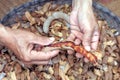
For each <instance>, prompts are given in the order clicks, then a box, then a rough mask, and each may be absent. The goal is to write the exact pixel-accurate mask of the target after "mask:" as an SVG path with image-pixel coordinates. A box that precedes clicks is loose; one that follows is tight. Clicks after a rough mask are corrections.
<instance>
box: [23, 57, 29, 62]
mask: <svg viewBox="0 0 120 80" xmlns="http://www.w3.org/2000/svg"><path fill="white" fill-rule="evenodd" d="M23 60H24V61H26V62H30V61H31V59H30V58H29V57H27V56H24V57H23Z"/></svg>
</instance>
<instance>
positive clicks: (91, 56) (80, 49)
mask: <svg viewBox="0 0 120 80" xmlns="http://www.w3.org/2000/svg"><path fill="white" fill-rule="evenodd" d="M49 46H51V47H64V46H67V47H71V48H73V49H74V50H75V51H76V52H78V53H80V54H82V55H83V56H85V57H86V58H87V59H88V60H89V61H90V62H92V63H96V61H97V57H96V56H95V55H94V54H92V53H90V52H88V51H86V50H85V49H84V48H83V47H81V46H78V45H75V44H74V43H73V42H71V41H66V42H59V43H54V44H51V45H49Z"/></svg>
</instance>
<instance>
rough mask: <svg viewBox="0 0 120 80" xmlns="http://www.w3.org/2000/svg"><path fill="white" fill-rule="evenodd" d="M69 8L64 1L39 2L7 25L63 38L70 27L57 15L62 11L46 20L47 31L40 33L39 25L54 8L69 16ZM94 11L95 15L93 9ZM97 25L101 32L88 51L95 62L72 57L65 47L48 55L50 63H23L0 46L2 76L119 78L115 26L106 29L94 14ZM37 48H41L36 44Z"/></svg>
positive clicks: (18, 79)
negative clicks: (29, 64) (96, 46)
mask: <svg viewBox="0 0 120 80" xmlns="http://www.w3.org/2000/svg"><path fill="white" fill-rule="evenodd" d="M71 9H72V7H71V5H68V4H64V5H57V4H52V3H51V2H48V3H46V4H45V5H43V6H40V7H39V9H38V10H37V11H33V12H28V11H27V12H25V15H23V16H22V17H21V18H20V19H18V20H17V23H16V24H12V25H10V26H11V28H12V29H24V30H28V31H31V32H33V33H35V34H36V35H43V36H53V37H55V39H56V40H55V42H59V41H65V40H66V39H67V37H68V36H69V34H70V30H69V28H68V25H67V24H66V21H65V20H64V18H63V19H59V17H60V16H63V15H61V14H59V15H60V16H59V15H57V14H55V15H57V16H58V17H57V18H55V20H51V21H50V22H49V24H48V25H49V31H48V34H45V33H44V31H43V25H44V23H45V22H46V20H47V18H48V17H50V16H52V15H53V14H54V12H62V14H66V15H68V17H69V15H70V11H71ZM95 14H96V16H97V13H95ZM64 16H65V15H64ZM68 17H67V19H69V18H68ZM60 18H61V17H60ZM97 18H98V17H97ZM68 22H69V21H68ZM98 25H99V29H100V34H101V35H100V41H99V45H98V49H97V50H96V51H91V52H92V53H93V54H94V55H96V56H97V58H98V65H94V64H92V63H89V62H88V63H85V62H84V58H83V57H82V58H76V56H75V52H74V54H67V51H66V49H67V48H66V49H60V54H59V55H57V56H56V57H54V58H52V59H51V61H52V63H51V64H50V65H32V66H30V67H25V66H24V64H23V63H22V62H21V61H19V60H18V59H17V58H16V57H15V56H14V54H13V52H11V51H10V50H9V49H7V48H4V47H1V51H0V52H1V54H0V71H1V72H5V73H6V76H5V77H4V78H3V80H119V79H120V67H119V65H120V54H119V53H120V36H118V37H114V34H113V33H114V31H115V30H114V29H110V28H109V27H108V24H107V22H106V21H104V20H100V19H99V18H98ZM116 40H117V41H116ZM38 47H39V46H38ZM38 50H41V48H40V47H39V48H38ZM45 50H46V49H45Z"/></svg>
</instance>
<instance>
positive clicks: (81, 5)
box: [72, 0, 92, 10]
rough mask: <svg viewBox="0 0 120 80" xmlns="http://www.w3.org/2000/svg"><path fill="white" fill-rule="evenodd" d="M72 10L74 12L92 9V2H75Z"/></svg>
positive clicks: (78, 0) (80, 0) (79, 0)
mask: <svg viewBox="0 0 120 80" xmlns="http://www.w3.org/2000/svg"><path fill="white" fill-rule="evenodd" d="M72 8H73V9H74V10H78V9H79V8H81V9H83V10H84V9H88V8H92V0H73V1H72Z"/></svg>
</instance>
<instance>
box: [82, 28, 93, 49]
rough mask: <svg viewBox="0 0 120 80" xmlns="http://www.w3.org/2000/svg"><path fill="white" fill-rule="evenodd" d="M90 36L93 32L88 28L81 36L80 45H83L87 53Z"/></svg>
mask: <svg viewBox="0 0 120 80" xmlns="http://www.w3.org/2000/svg"><path fill="white" fill-rule="evenodd" d="M92 35H93V30H92V29H89V28H88V29H87V30H86V31H85V32H84V35H83V40H82V43H83V46H84V48H85V49H86V50H87V51H90V50H91V47H90V45H91V37H92Z"/></svg>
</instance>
